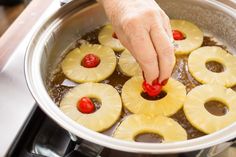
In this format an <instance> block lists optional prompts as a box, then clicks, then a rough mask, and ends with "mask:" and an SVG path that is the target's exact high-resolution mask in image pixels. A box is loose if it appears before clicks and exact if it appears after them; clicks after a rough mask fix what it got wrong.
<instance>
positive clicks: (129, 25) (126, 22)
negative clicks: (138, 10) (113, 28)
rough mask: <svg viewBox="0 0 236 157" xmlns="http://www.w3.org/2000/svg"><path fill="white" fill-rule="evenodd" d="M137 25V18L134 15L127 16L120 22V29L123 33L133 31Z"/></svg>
mask: <svg viewBox="0 0 236 157" xmlns="http://www.w3.org/2000/svg"><path fill="white" fill-rule="evenodd" d="M138 23H139V17H138V16H136V15H132V16H127V17H126V18H125V19H123V21H122V29H123V30H124V32H127V31H129V30H132V29H134V28H135V27H136V26H137V25H138Z"/></svg>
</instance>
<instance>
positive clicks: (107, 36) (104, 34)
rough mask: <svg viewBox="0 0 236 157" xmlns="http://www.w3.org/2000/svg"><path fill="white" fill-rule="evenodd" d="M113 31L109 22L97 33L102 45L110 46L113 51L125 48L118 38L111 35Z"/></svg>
mask: <svg viewBox="0 0 236 157" xmlns="http://www.w3.org/2000/svg"><path fill="white" fill-rule="evenodd" d="M113 33H114V31H113V28H112V26H111V24H107V25H105V26H104V27H103V28H102V29H101V31H100V32H99V34H98V41H99V42H100V43H101V44H102V45H104V46H108V47H110V48H112V49H113V50H114V51H123V50H124V49H125V48H124V46H123V45H122V44H121V43H120V41H119V39H115V38H113V37H112V35H113Z"/></svg>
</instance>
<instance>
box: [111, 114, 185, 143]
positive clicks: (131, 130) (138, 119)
mask: <svg viewBox="0 0 236 157" xmlns="http://www.w3.org/2000/svg"><path fill="white" fill-rule="evenodd" d="M173 130H174V131H173ZM146 132H148V133H156V134H159V135H161V136H162V137H163V139H164V141H163V143H167V142H174V141H183V140H187V133H186V131H185V130H184V129H183V128H182V127H181V125H179V123H177V122H176V121H174V120H173V119H171V118H168V117H164V116H156V117H150V116H146V115H142V114H140V115H139V114H133V115H130V116H128V117H127V118H126V119H125V120H124V121H123V122H122V123H121V124H120V125H119V127H118V128H117V129H116V131H115V132H114V135H113V136H114V137H115V138H118V139H122V140H127V141H135V137H136V136H137V135H138V134H141V133H146Z"/></svg>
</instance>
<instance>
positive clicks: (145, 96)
mask: <svg viewBox="0 0 236 157" xmlns="http://www.w3.org/2000/svg"><path fill="white" fill-rule="evenodd" d="M166 95H167V93H166V92H165V91H164V90H162V91H161V92H160V94H158V95H157V96H149V95H148V94H147V93H145V92H142V93H141V96H142V97H143V98H144V99H146V100H151V101H155V100H160V99H162V98H164V97H165V96H166Z"/></svg>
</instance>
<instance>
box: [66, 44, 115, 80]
mask: <svg viewBox="0 0 236 157" xmlns="http://www.w3.org/2000/svg"><path fill="white" fill-rule="evenodd" d="M91 53H92V54H95V55H96V56H98V57H99V58H100V63H99V64H98V66H97V67H94V68H86V67H83V66H82V65H81V61H82V60H83V58H84V56H86V55H87V54H91ZM61 65H62V71H63V73H64V74H65V75H66V76H67V77H68V78H69V79H71V80H73V81H75V82H78V83H83V82H99V81H102V80H104V79H106V78H107V77H109V76H110V75H111V74H112V73H113V72H114V70H115V68H116V56H115V53H114V51H113V50H112V49H111V48H109V47H105V46H102V45H97V44H94V45H91V44H83V45H81V46H80V48H79V49H78V48H75V49H74V50H72V51H71V52H69V53H68V54H67V56H66V57H65V59H64V60H63V61H62V64H61Z"/></svg>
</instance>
